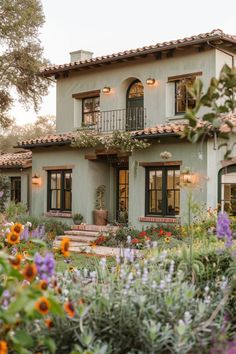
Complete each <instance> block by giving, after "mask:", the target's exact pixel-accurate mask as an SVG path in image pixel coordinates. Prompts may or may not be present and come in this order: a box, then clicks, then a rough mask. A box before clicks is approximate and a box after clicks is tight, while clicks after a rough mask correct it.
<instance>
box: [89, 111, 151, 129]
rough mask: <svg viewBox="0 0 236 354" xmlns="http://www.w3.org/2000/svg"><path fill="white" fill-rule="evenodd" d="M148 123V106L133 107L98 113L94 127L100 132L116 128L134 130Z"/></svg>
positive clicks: (142, 127)
mask: <svg viewBox="0 0 236 354" xmlns="http://www.w3.org/2000/svg"><path fill="white" fill-rule="evenodd" d="M145 125H146V108H143V107H132V108H127V109H117V110H111V111H102V112H100V113H99V114H98V117H97V124H95V126H94V128H95V129H97V131H98V132H104V133H106V132H107V133H109V132H112V131H114V130H120V131H132V130H141V129H144V128H145Z"/></svg>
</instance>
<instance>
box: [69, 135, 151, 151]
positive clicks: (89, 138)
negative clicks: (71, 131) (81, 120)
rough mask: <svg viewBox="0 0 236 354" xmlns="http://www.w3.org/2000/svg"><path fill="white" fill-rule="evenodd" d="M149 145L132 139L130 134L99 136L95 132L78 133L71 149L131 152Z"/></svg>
mask: <svg viewBox="0 0 236 354" xmlns="http://www.w3.org/2000/svg"><path fill="white" fill-rule="evenodd" d="M150 145H151V144H150V143H148V142H146V141H145V140H139V139H136V138H134V136H132V134H131V133H130V132H120V131H114V132H113V133H112V134H110V135H99V134H97V133H95V132H88V131H80V132H78V136H77V137H76V139H75V141H74V142H73V143H72V147H75V148H80V149H81V148H99V147H100V148H104V149H106V150H119V151H121V152H132V151H134V150H142V149H146V148H148V147H149V146H150Z"/></svg>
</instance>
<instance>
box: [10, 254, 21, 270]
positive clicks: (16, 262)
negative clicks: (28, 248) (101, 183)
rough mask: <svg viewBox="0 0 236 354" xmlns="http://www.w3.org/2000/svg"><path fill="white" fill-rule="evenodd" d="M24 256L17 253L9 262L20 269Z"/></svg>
mask: <svg viewBox="0 0 236 354" xmlns="http://www.w3.org/2000/svg"><path fill="white" fill-rule="evenodd" d="M22 258H23V256H22V255H21V254H16V255H15V257H14V258H10V259H9V262H10V263H11V265H12V267H14V268H16V269H18V268H19V267H20V264H21V261H22Z"/></svg>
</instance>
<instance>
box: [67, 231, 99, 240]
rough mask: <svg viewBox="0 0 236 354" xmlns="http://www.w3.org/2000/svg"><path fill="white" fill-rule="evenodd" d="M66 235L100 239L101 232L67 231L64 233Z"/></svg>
mask: <svg viewBox="0 0 236 354" xmlns="http://www.w3.org/2000/svg"><path fill="white" fill-rule="evenodd" d="M64 234H65V235H72V236H90V237H96V238H97V237H98V236H99V235H100V232H98V231H87V230H66V231H64Z"/></svg>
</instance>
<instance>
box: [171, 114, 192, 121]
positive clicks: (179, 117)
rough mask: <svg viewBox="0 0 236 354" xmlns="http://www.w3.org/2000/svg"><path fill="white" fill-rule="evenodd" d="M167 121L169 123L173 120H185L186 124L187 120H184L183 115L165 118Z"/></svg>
mask: <svg viewBox="0 0 236 354" xmlns="http://www.w3.org/2000/svg"><path fill="white" fill-rule="evenodd" d="M167 119H168V120H169V121H173V120H186V122H187V119H185V118H184V114H177V115H175V116H171V117H167Z"/></svg>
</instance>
